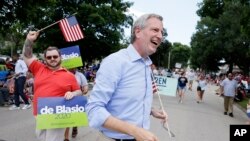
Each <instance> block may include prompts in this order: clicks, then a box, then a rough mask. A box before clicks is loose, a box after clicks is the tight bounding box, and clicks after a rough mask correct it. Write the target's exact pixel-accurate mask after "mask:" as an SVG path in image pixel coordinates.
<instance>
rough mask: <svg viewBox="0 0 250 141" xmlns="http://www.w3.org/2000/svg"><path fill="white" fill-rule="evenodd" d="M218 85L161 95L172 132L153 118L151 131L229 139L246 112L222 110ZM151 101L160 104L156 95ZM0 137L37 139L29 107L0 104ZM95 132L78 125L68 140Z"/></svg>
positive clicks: (198, 139) (207, 140)
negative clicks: (202, 92) (199, 95)
mask: <svg viewBox="0 0 250 141" xmlns="http://www.w3.org/2000/svg"><path fill="white" fill-rule="evenodd" d="M216 88H218V86H214V85H209V86H208V88H207V90H206V91H205V95H204V101H203V102H202V103H199V104H198V103H196V90H195V86H194V87H193V91H187V94H186V95H185V98H184V101H183V103H178V98H177V97H169V96H161V98H162V102H163V105H164V109H165V110H166V111H167V113H168V115H169V127H170V129H171V131H172V132H173V133H174V134H175V137H173V138H170V136H169V135H168V132H167V131H166V130H165V129H164V128H163V127H162V124H161V123H160V121H159V120H157V119H154V118H152V120H151V129H150V130H151V131H152V132H153V133H154V134H156V135H157V136H158V138H159V140H160V141H229V134H230V133H229V127H230V125H231V124H245V122H246V121H247V115H246V112H245V111H243V110H241V109H240V108H238V107H237V106H236V105H234V117H233V118H232V117H230V116H228V115H224V114H223V112H224V111H223V98H222V97H219V96H217V95H215V93H214V90H215V89H216ZM153 105H154V107H156V108H159V107H160V104H159V99H158V97H157V96H156V95H155V96H154V100H153ZM0 113H1V116H0V125H1V128H0V141H36V137H35V119H34V117H33V115H32V110H31V109H29V110H15V111H10V110H8V108H7V107H0ZM97 135H98V133H97V131H96V130H94V129H92V128H89V127H80V128H79V131H78V135H77V137H76V138H75V139H70V141H96V137H97Z"/></svg>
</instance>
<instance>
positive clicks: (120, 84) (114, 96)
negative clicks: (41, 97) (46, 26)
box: [86, 14, 167, 141]
mask: <svg viewBox="0 0 250 141" xmlns="http://www.w3.org/2000/svg"><path fill="white" fill-rule="evenodd" d="M162 20H163V18H162V17H161V16H160V15H156V14H145V15H143V16H141V17H139V19H138V20H136V21H135V23H134V25H133V27H132V32H131V33H132V36H131V44H130V45H129V46H128V47H127V48H125V49H121V50H120V51H118V52H115V53H113V54H111V55H109V56H108V57H106V58H105V59H104V60H103V61H102V63H101V66H100V68H99V70H98V72H97V75H96V80H95V85H94V87H93V90H92V92H91V94H90V97H89V100H88V103H87V104H86V112H87V114H88V119H89V125H90V127H94V128H96V129H98V130H99V131H100V132H101V133H103V135H104V136H106V137H108V138H112V139H113V140H115V141H122V140H124V141H126V140H128V141H136V140H137V141H146V140H147V141H158V139H157V137H156V135H154V134H153V133H152V132H150V131H149V128H150V115H152V116H154V117H156V118H159V119H162V120H163V122H166V120H167V115H166V113H165V112H163V111H162V110H158V109H156V108H153V107H152V100H153V88H152V70H151V67H150V66H151V64H152V61H151V59H150V58H149V56H150V55H151V54H153V53H155V52H156V50H157V48H158V47H159V45H160V44H161V42H162V38H163V23H162ZM106 137H105V138H106Z"/></svg>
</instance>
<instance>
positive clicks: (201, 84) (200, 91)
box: [196, 74, 207, 103]
mask: <svg viewBox="0 0 250 141" xmlns="http://www.w3.org/2000/svg"><path fill="white" fill-rule="evenodd" d="M197 82H198V85H197V101H196V102H197V103H200V102H202V100H203V96H204V92H205V90H206V86H207V80H206V79H205V75H204V74H200V76H199V78H198V79H197Z"/></svg>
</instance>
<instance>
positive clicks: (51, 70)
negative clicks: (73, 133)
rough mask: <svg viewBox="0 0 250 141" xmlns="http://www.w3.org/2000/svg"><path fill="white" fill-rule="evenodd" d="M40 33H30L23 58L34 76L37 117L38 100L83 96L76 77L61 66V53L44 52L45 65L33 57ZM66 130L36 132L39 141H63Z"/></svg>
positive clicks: (34, 112) (50, 48)
mask: <svg viewBox="0 0 250 141" xmlns="http://www.w3.org/2000/svg"><path fill="white" fill-rule="evenodd" d="M38 35H39V32H36V31H30V32H29V33H28V35H27V37H26V40H25V43H24V46H23V58H24V61H25V63H26V64H27V66H28V67H29V70H30V72H31V73H32V74H33V76H34V78H35V79H34V99H33V114H34V116H35V117H36V115H37V112H38V111H37V102H38V98H43V97H64V98H65V99H66V100H69V99H72V98H73V97H75V96H77V95H82V92H81V90H80V87H79V85H78V84H77V81H76V78H75V76H74V75H73V74H72V73H71V72H69V71H68V70H66V69H65V68H63V67H62V66H61V62H62V57H61V52H60V50H59V49H58V48H57V47H53V46H50V47H48V48H47V49H46V50H45V51H44V59H45V62H46V63H45V64H44V63H42V62H41V61H39V60H38V59H37V58H36V57H34V56H33V44H34V41H35V40H36V39H37V37H38ZM64 132H65V128H56V129H43V130H39V129H37V130H36V135H37V138H38V140H41V141H63V139H64Z"/></svg>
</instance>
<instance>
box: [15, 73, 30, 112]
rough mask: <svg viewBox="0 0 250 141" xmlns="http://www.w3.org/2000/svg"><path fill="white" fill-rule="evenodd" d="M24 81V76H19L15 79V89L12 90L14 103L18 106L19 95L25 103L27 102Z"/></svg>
mask: <svg viewBox="0 0 250 141" xmlns="http://www.w3.org/2000/svg"><path fill="white" fill-rule="evenodd" d="M25 82H26V77H25V76H20V77H18V78H16V79H15V91H14V98H15V105H16V106H17V107H19V105H20V99H19V97H20V96H21V98H22V99H23V101H24V103H25V104H29V101H28V98H27V97H26V96H25V95H24V92H23V90H24V85H25Z"/></svg>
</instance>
